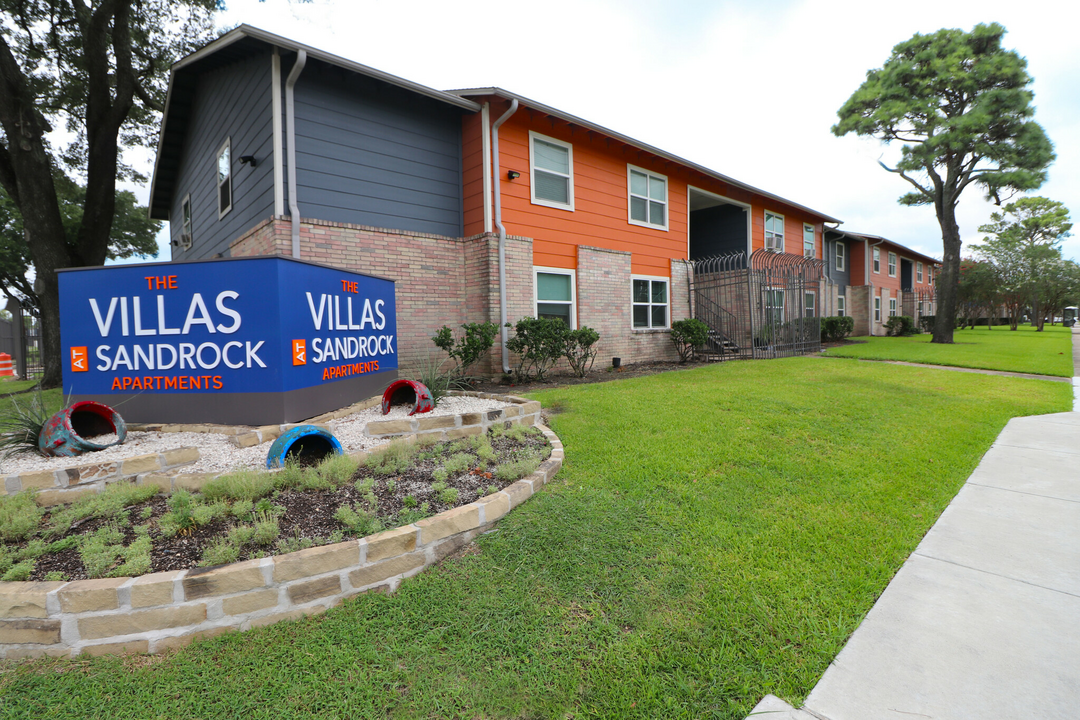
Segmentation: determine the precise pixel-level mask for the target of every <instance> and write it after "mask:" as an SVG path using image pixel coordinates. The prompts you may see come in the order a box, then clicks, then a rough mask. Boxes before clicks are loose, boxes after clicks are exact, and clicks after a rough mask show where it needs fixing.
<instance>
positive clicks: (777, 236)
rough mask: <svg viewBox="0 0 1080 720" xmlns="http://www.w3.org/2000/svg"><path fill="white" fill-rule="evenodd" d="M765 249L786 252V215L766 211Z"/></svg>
mask: <svg viewBox="0 0 1080 720" xmlns="http://www.w3.org/2000/svg"><path fill="white" fill-rule="evenodd" d="M765 249H766V250H772V251H773V252H778V253H782V252H784V216H783V215H777V214H776V213H771V212H766V213H765Z"/></svg>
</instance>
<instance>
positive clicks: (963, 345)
mask: <svg viewBox="0 0 1080 720" xmlns="http://www.w3.org/2000/svg"><path fill="white" fill-rule="evenodd" d="M930 338H931V335H930V334H929V333H924V334H922V335H915V336H913V337H906V338H899V337H897V338H893V337H860V338H851V339H852V340H858V341H859V343H858V344H856V345H845V346H843V347H837V348H831V349H829V350H827V351H826V352H825V355H828V356H829V357H850V358H861V359H863V360H901V361H904V362H916V363H926V364H928V365H954V366H956V367H967V368H979V369H982V370H1005V371H1008V372H1020V373H1033V374H1035V375H1057V376H1059V377H1072V376H1073V363H1072V330H1070V329H1069V328H1063V327H1061V326H1060V325H1054V326H1050V325H1046V326H1045V327H1044V329H1043V331H1042V332H1041V333H1040V332H1036V331H1035V328H1033V327H1031V326H1029V325H1021V326H1020V327H1019V329H1017V330H1016V331H1015V332H1014V331H1012V330H1009V327H1008V326H1007V325H1006V326H1005V327H1002V326H995V327H994V328H993V329H992V330H987V329H986V328H985V327H978V328H973V329H972V328H968V329H965V330H957V331H956V332H955V334H954V335H953V340H954V342H953V344H952V345H937V344H931V342H930Z"/></svg>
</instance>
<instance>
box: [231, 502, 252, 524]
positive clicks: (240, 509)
mask: <svg viewBox="0 0 1080 720" xmlns="http://www.w3.org/2000/svg"><path fill="white" fill-rule="evenodd" d="M254 508H255V504H254V503H253V502H251V501H250V500H237V501H236V502H234V503H233V504H232V507H231V508H229V512H231V513H232V515H233V517H235V518H237V519H238V520H248V519H250V518H251V512H252V510H254Z"/></svg>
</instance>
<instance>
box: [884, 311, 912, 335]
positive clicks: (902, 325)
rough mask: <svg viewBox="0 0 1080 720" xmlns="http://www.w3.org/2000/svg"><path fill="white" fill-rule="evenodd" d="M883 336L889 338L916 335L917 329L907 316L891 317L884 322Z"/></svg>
mask: <svg viewBox="0 0 1080 720" xmlns="http://www.w3.org/2000/svg"><path fill="white" fill-rule="evenodd" d="M885 334H886V335H888V336H889V337H908V336H909V335H918V334H919V328H918V327H916V326H915V321H914V320H912V319H911V318H910V317H908V316H907V315H893V316H892V317H890V318H889V319H888V320H886V321H885Z"/></svg>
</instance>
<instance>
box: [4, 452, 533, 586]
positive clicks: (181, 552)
mask: <svg viewBox="0 0 1080 720" xmlns="http://www.w3.org/2000/svg"><path fill="white" fill-rule="evenodd" d="M490 439H491V445H492V448H493V449H494V451H495V454H496V456H497V458H498V459H497V462H496V463H493V464H492V465H491V468H489V471H478V470H477V468H476V463H474V464H473V465H474V466H473V467H472V468H471V469H470V470H469V471H467V472H465V473H461V474H458V475H452V476H450V477H448V478H447V479H446V480H445V483H446V486H447V487H448V488H457V489H458V499H457V502H456V503H454V504H446V503H444V502H442V501H441V500H440V499H439V497H438V496H437V493H435V492H434V491H433V490H432V488H431V485H432V481H433V479H432V472H433V471H434V470H436V469H437V468H438V467H440V466H441V465H442V462H443V461H444V460H445V459H446V457H449V455H450V454H451V453H449V452H447V453H445V454H444V456H443V457H442V458H440V459H439V461H436V460H433V459H426V460H417V461H416V462H414V464H413V466H412V467H410V468H409V469H407V470H405V471H404V472H402V473H400V474H397V475H394V476H385V475H375V474H374V473H373V472H372V471H371V469H370V468H367V467H361V468H360V469H359V470H358V471H357V472H356V474H355V475H353V477H352V479H351V480H349V481H348V482H346V483H344V484H342V485H340V486H339V487H338V488H337V489H336V490H323V491H298V490H291V489H290V490H284V491H280V492H278V493H275V495H274V496H272V498H271V502H272V503H273V504H274V505H277V506H280V507H282V508H284V513H283V514H281V515H280V517H279V518H278V523H279V527H280V529H281V532H280V534H279V536H278V537H279V538H282V539H287V538H293V537H303V538H311V539H315V544H316V545H319V544H325V543H326V542H327V538H329V536H330V535H331V534H332V533H334V532H341V531H342V530H343V529H344V526H343V525H342V524H341V523H339V522H338V521H337V520H335V519H334V513H335V512H336V511H337V509H338V508H339V507H341V506H342V505H351V506H360V507H362V506H363V495H364V493H362V492H360V491H358V490H357V489H356V487H355V486H354V483H355V482H356V481H358V480H361V479H363V478H373V479H374V481H375V482H374V487H373V488H372V491H373V492H374V493H375V496H376V498H377V500H378V509H377V512H376V516H377V517H378V518H380V519H382V520H389V519H392V518H394V517H395V516H396V515H397V514H398V513H399V512H401V511H402V510H403V509H405V508H406V507H407V506H406V497H408V496H411V497H412V498H415V500H416V501H417V503H428V504H429V515H435V514H437V513H440V512H443V511H445V510H450V509H452V508H454V507H459V506H461V505H467V504H468V503H471V502H473V501H474V500H476V499H477V498H479V497H481V496H482V495H484V494H485V491H486V489H487V488H489V487H491V486H494V487H495V488H498V489H499V490H501V489H503V488H504V487H506V486H508V485H510V484H512V483H513V482H515V481H514V480H507V481H502V480H499V479H498V477H496V476H495V474H494V473H493V472H490V470H493V469H494V467H495V466H496V464H502V463H503V462H507V461H513V460H517V459H520V458H521V457H523V456H525V455H527V454H528V453H530V452H532V453H535V452H539V453H540V455H541V457H542V458H544V459H546V458H547V457H548V456H549V455H550V454H551V446H550V444H549V443H548V441H547V439H546V438H545V437H544V436H543V435H530V436H528V437H525V438H523V439H511V438H508V437H505V436H500V437H491V438H490ZM421 452H422V451H421ZM388 480H389V481H393V489H392V490H391V489H390V484H388V482H387V481H388ZM145 507H149V508H150V516H149V519H147V520H144V519H141V515H140V513H141V512H143V508H145ZM128 511H129V516H130V518H131V524H132V525H138V524H145V523H149V524H150V537H151V539H152V540H153V550H152V552H151V558H152V567H151V569H150V572H162V571H167V570H183V569H187V568H194V567H197V566H198V564H199V561H200V559H201V558H202V554H203V551H204V550H205V549H206V547H207V546H208V545H210V544H211V543H212V542H213V541H214V540H215V539H216V538H219V537H222V536H224V535H225V534H226V533H227V532H228V530H229V529H230V528H231V527H233V526H235V525H240V524H246V523H243V522H242V521H240V520H238V519H236V518H234V517H231V516H230V517H227V518H217V519H215V520H213V521H211V522H210V523H208V524H207V525H205V526H202V527H196V528H194V529H193V530H192V532H191V533H190V534H187V535H176V536H174V537H172V538H166V537H163V536H162V535H161V533H160V531H159V530H158V529H157V520H158V519H159V518H160V517H161V516H162V515H164V514H165V513H166V512H168V511H169V508H168V505H167V504H166V498H165V496H163V495H157V496H155V497H153V498H151V499H150V500H148V501H146V502H144V503H140V504H138V505H133V506H130V507H129V508H128ZM48 521H49V514H46V515H45V516H44V517H43V518H42V522H43V523H44V524H47V523H48ZM112 522H115V521H114V520H109V519H103V518H94V519H90V520H85V521H82V522H81V523H76V525H75V526H74V527H73V528H72V529H71V530H70V531H69V532H68V533H67V534H65V535H62V536H58V537H54V538H51V540H59V539H62V538H65V537H70V536H73V535H75V536H84V535H91V534H93V533H94V532H95V531H96V530H98V529H99V528H101V527H102V526H104V525H108V524H110V523H112ZM391 527H392V525H391ZM347 537H349V535H348V533H346V538H347ZM135 538H136V535H135V533H134V531H133V530H132V529H131V528H130V527H129V528H128V529H127V531H126V537H125V539H124V545H125V546H126V545H129V544H130V543H131V542H132V541H134V540H135ZM14 547H20V546H13V549H14ZM280 552H281V551H280V550H279V549H278V548H276V547H275V546H274V545H269V546H258V547H257V546H245V547H244V549H243V550H242V551H241V554H240V557H239V559H240V560H247V559H250V558H255V557H264V556H267V555H277V554H279V553H280ZM50 571H60V572H62V573H64V575H65V576H66V578H67V579H68V580H83V579H87V577H88V575H87V572H86V568H85V567H84V566H83V562H82V559H81V558H80V556H79V552H78V550H77V549H74V548H73V549H68V550H64V551H61V552H58V553H50V554H46V555H43V556H41V557H40V558H39V559H38V560H37V563H36V565H35V566H34V571H33V573H32V575H31V579H32V580H43V579H44V578H45V575H46V573H48V572H50Z"/></svg>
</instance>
